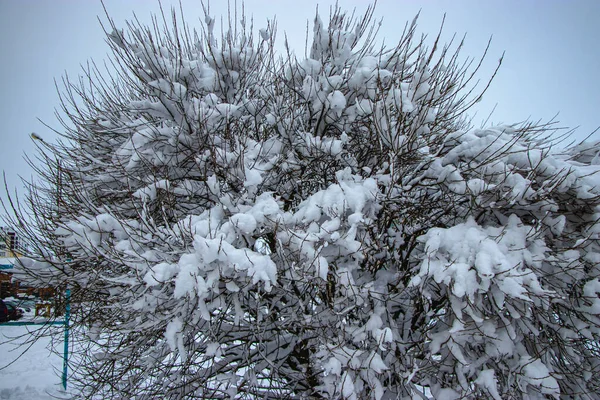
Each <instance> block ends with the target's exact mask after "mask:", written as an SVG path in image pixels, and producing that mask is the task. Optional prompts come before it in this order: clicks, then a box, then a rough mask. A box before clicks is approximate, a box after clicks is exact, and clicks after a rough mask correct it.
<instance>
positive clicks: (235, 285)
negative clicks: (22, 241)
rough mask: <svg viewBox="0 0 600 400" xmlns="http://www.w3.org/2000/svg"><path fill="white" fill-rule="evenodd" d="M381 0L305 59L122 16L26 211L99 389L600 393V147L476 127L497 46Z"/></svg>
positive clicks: (172, 393)
mask: <svg viewBox="0 0 600 400" xmlns="http://www.w3.org/2000/svg"><path fill="white" fill-rule="evenodd" d="M373 12H374V11H373V8H369V9H368V10H367V11H366V13H365V14H364V15H362V16H358V17H356V16H354V14H352V15H349V14H347V13H345V12H344V11H342V10H341V9H339V8H335V9H334V10H332V12H331V15H330V17H329V22H328V23H323V22H322V19H321V17H320V16H319V15H318V14H317V16H316V17H315V20H314V24H313V30H312V44H311V45H310V47H309V49H308V54H307V57H306V58H305V57H299V56H297V55H295V53H294V52H293V51H292V50H293V49H288V50H287V51H284V52H281V53H279V52H276V51H275V44H274V43H275V42H274V41H275V34H276V25H275V23H274V22H273V21H272V22H270V23H269V24H268V26H267V27H265V28H263V29H255V27H254V26H253V25H252V23H251V22H249V20H248V19H246V18H245V17H243V16H242V17H241V18H240V19H239V20H238V21H233V22H231V23H230V25H229V26H225V27H224V28H223V29H222V32H223V33H222V34H221V35H217V33H216V32H217V31H218V30H217V29H215V19H213V18H212V17H211V16H209V15H208V14H207V15H206V18H205V21H204V23H203V24H202V25H201V26H200V28H199V30H198V31H192V30H190V28H189V27H188V25H186V24H185V23H183V22H182V21H181V20H180V19H179V18H178V17H177V16H175V14H174V13H173V18H172V19H171V20H170V21H169V18H168V16H167V17H166V18H163V20H164V21H165V22H164V26H163V25H162V24H160V23H159V22H156V23H155V25H154V26H150V27H146V26H142V25H140V24H137V23H131V24H129V25H128V27H127V30H126V31H124V30H119V29H117V27H115V26H114V25H112V24H109V26H107V27H108V29H107V32H108V39H109V43H110V45H111V48H112V50H113V55H114V57H113V59H112V60H113V65H114V67H116V69H115V70H113V71H112V72H109V73H108V74H107V73H101V72H100V71H99V70H98V69H97V68H95V67H94V66H90V67H89V68H87V69H85V70H84V74H83V76H82V78H81V79H79V80H75V81H72V80H68V79H67V80H65V90H64V91H63V92H62V100H63V103H62V107H63V110H62V111H63V112H62V115H63V118H64V121H65V123H64V127H63V128H62V129H61V130H60V134H61V136H62V140H60V141H59V142H58V143H46V142H40V143H39V144H40V150H41V151H40V155H39V159H38V160H37V161H35V162H34V166H35V167H37V169H38V172H39V175H40V177H41V179H40V180H39V181H35V182H31V183H30V184H29V186H28V189H29V191H28V196H27V199H28V203H29V207H30V210H31V211H29V213H30V214H29V215H27V211H22V212H20V213H19V212H18V213H17V216H16V217H15V218H14V222H15V226H16V227H17V229H19V230H20V234H21V236H22V237H24V238H26V239H27V242H28V245H29V246H30V248H31V249H32V254H31V255H30V258H24V259H23V260H22V264H23V265H22V266H23V268H24V269H25V270H27V271H28V273H29V274H30V275H31V277H32V278H35V279H37V281H38V282H40V284H42V283H43V284H45V285H52V286H55V287H58V288H64V287H66V286H68V287H69V288H70V289H71V291H72V298H73V319H72V324H73V329H74V331H75V338H76V340H77V343H76V346H75V349H76V351H75V355H74V358H73V361H72V362H73V363H74V365H75V367H74V371H73V374H74V379H75V381H76V384H77V386H78V388H79V389H80V390H81V393H82V394H83V395H84V396H86V397H103V398H131V399H134V398H135V399H154V398H172V399H178V398H181V399H184V398H190V399H191V398H206V399H219V398H248V399H254V398H281V399H283V398H343V399H368V398H373V399H377V400H379V399H392V398H393V399H396V398H401V399H419V398H435V399H459V398H481V397H488V398H493V399H497V400H498V399H510V398H515V399H516V398H527V399H537V398H540V399H543V398H549V397H550V398H551V397H555V398H558V397H561V398H590V399H592V398H600V388H599V386H598V385H599V383H598V382H600V376H599V367H600V365H599V358H598V356H599V354H598V350H599V349H598V340H599V334H600V319H599V315H600V298H599V297H598V293H600V280H599V272H600V271H599V265H600V248H599V242H598V234H599V232H600V224H599V223H598V219H599V216H600V197H599V195H600V187H599V183H600V173H599V170H600V167H599V166H598V164H599V163H598V157H597V154H598V152H597V146H596V145H594V144H592V145H590V144H581V145H579V146H575V147H572V148H569V149H566V150H560V149H558V146H556V139H555V138H554V137H553V136H552V135H553V134H554V133H555V131H554V130H553V129H552V128H553V125H552V124H551V123H548V124H534V123H528V122H525V123H520V124H513V125H502V126H490V127H486V128H482V129H475V128H473V127H472V125H471V124H470V120H469V116H468V111H469V109H470V108H471V107H472V106H473V105H474V104H475V103H476V102H477V101H478V100H479V99H480V97H481V96H482V95H483V93H484V92H485V89H486V87H487V86H486V85H485V84H483V85H482V84H481V83H480V82H479V81H478V77H477V76H478V70H479V65H481V63H478V60H477V59H476V60H470V59H469V60H467V61H465V60H464V59H463V58H462V57H461V55H460V49H461V47H462V42H458V43H450V44H447V45H443V44H442V43H441V41H440V35H438V36H437V37H434V38H433V40H431V41H430V43H429V41H428V40H427V39H426V38H421V37H418V36H417V35H416V34H415V32H416V19H415V20H414V21H412V22H411V23H408V24H407V25H406V26H405V28H404V31H403V33H402V35H401V37H400V39H399V40H398V42H397V44H396V45H394V46H388V47H385V46H379V45H378V44H377V40H376V38H377V36H376V35H377V24H374V23H373ZM428 43H429V44H428ZM484 56H485V54H484ZM115 71H116V72H115ZM485 82H487V81H485ZM29 220H31V221H33V222H31V223H25V221H29Z"/></svg>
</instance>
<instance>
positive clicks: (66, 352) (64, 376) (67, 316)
mask: <svg viewBox="0 0 600 400" xmlns="http://www.w3.org/2000/svg"><path fill="white" fill-rule="evenodd" d="M65 304H66V306H65V348H64V356H63V357H64V358H63V373H62V385H63V388H64V389H65V390H67V370H68V366H69V362H68V360H69V319H70V318H71V290H70V289H67V290H66V292H65Z"/></svg>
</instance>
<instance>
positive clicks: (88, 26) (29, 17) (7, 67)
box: [0, 0, 600, 198]
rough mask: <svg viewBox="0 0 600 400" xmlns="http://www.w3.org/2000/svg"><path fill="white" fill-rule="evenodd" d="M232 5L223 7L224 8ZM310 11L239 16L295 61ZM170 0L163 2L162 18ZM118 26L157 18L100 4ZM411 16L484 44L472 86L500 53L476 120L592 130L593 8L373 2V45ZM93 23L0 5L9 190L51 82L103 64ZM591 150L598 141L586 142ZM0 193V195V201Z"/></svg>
mask: <svg viewBox="0 0 600 400" xmlns="http://www.w3.org/2000/svg"><path fill="white" fill-rule="evenodd" d="M232 2H233V1H232ZM317 3H319V4H320V6H319V7H320V10H321V11H322V13H323V14H326V15H323V19H324V20H326V19H327V15H328V12H329V7H330V6H331V5H332V4H334V3H335V1H317V0H304V1H292V0H279V1H275V0H270V1H268V0H247V1H246V2H245V8H246V12H247V14H250V15H252V16H253V17H254V20H255V27H256V30H258V29H259V28H261V27H264V26H266V20H267V18H270V17H273V16H276V17H277V20H278V27H279V35H278V37H279V38H280V40H282V38H283V32H284V31H285V32H287V34H288V38H289V39H290V42H291V43H292V46H293V47H294V48H295V49H296V52H297V53H298V54H303V51H304V37H305V31H306V22H307V20H311V21H312V18H313V17H314V12H315V7H316V5H317ZM172 4H176V5H177V4H178V1H177V0H163V8H165V9H170V8H171V5H172ZM182 4H183V9H184V13H185V19H186V20H187V22H188V23H189V24H190V25H191V26H192V27H193V26H198V18H199V17H200V16H201V15H202V9H201V6H200V1H199V0H182ZM339 4H340V6H342V8H346V9H352V8H354V7H356V8H357V10H358V11H364V10H365V8H366V6H367V2H366V1H359V0H340V1H339ZM105 5H106V7H107V9H108V12H109V13H110V15H111V16H112V18H113V19H114V20H115V22H116V23H117V25H118V26H123V25H124V21H125V20H126V19H128V18H131V17H132V13H133V12H135V13H136V15H137V16H138V18H139V19H140V20H141V21H149V20H150V15H151V13H153V12H157V11H158V2H157V1H154V0H146V1H142V0H130V1H127V0H105ZM210 7H211V14H213V15H215V16H219V15H226V2H225V1H215V0H213V1H212V2H211V4H210ZM419 10H421V16H420V19H419V21H420V23H419V30H420V31H422V32H425V33H427V32H429V33H431V34H432V35H433V34H435V33H436V32H437V29H438V28H439V24H440V22H441V21H442V17H443V14H444V13H446V25H445V37H446V38H450V37H451V35H452V34H453V33H454V32H456V33H458V34H460V35H462V34H464V33H467V44H466V47H465V48H464V51H463V54H464V55H470V56H478V55H480V54H481V52H482V51H483V50H484V48H485V45H486V43H487V40H488V39H489V37H490V36H491V35H493V42H492V47H491V50H490V56H489V58H488V63H487V64H485V65H484V69H483V70H482V73H481V75H480V77H481V78H482V79H485V78H487V77H488V76H489V75H490V74H491V73H492V72H493V67H494V65H495V62H496V61H497V59H498V58H499V57H500V55H501V54H502V52H503V51H506V56H505V61H504V64H503V67H502V68H501V70H500V72H499V74H498V76H497V78H496V80H495V81H494V83H493V84H492V86H491V88H490V90H489V91H488V93H487V96H486V98H485V99H484V101H482V102H481V103H480V104H479V110H478V113H479V114H478V116H479V117H481V118H476V121H477V120H480V119H483V117H484V116H485V115H487V114H488V113H489V112H490V111H491V109H492V108H493V107H494V105H495V104H496V103H497V108H496V111H495V113H494V115H493V117H492V119H491V121H492V122H506V123H511V122H519V121H522V120H524V119H527V118H531V119H535V120H537V119H542V120H547V119H550V118H551V117H552V116H554V115H555V114H556V113H557V112H560V115H559V118H558V119H559V120H560V121H561V122H562V125H564V126H569V127H575V126H580V128H579V129H578V131H577V137H578V138H583V137H585V136H587V135H588V134H589V133H591V132H592V131H593V130H594V129H595V128H596V127H597V126H599V125H600V45H599V44H598V40H599V38H600V23H599V22H598V21H599V20H600V1H598V0H589V1H583V0H581V1H575V0H574V1H566V0H565V1H550V0H548V1H542V0H538V1H533V0H512V1H494V2H492V1H466V0H452V1H432V0H430V1H416V0H412V1H409V0H380V1H379V3H378V6H377V9H376V13H375V14H376V16H377V17H383V25H382V28H381V31H380V38H385V40H386V42H387V43H392V42H394V41H395V40H397V39H398V38H399V36H400V34H401V32H402V28H403V27H404V24H405V22H406V21H407V20H409V19H412V17H413V16H414V15H415V14H416V13H417V12H418V11H419ZM98 17H100V19H102V20H105V15H104V11H103V8H102V4H101V3H100V1H99V0H85V1H84V0H80V1H75V0H70V1H67V0H52V1H50V0H0V60H1V61H0V88H1V89H0V121H1V123H2V125H1V128H0V170H3V171H5V173H6V176H7V180H8V184H9V186H10V188H11V189H12V190H14V189H15V188H16V189H18V190H19V191H22V188H21V184H20V182H19V179H18V175H22V176H24V177H26V178H29V177H30V176H31V174H32V172H31V169H30V168H29V167H28V166H27V164H26V163H25V162H24V161H23V155H24V153H27V154H30V155H31V154H33V153H34V145H33V143H32V141H31V139H30V138H29V134H30V133H31V132H36V133H38V134H39V135H40V136H42V137H43V138H44V139H45V140H47V141H54V140H56V136H55V135H54V133H53V132H52V131H51V130H49V129H48V128H46V127H45V126H44V125H43V124H42V123H40V122H39V121H38V119H41V120H42V121H44V122H46V123H48V124H49V125H51V126H53V127H56V128H57V129H58V128H60V126H59V125H58V123H57V121H56V119H55V118H54V115H53V114H54V108H55V107H58V105H59V102H58V96H57V94H56V89H55V86H54V79H57V80H60V79H61V76H62V75H63V74H64V73H65V72H67V73H68V74H69V75H71V76H76V75H77V74H78V73H79V65H80V64H82V63H85V62H86V61H87V60H89V59H94V60H96V61H102V60H104V59H106V58H107V52H108V46H107V45H106V43H105V42H104V33H103V31H102V28H101V26H100V23H99V22H98ZM593 138H594V139H595V140H600V134H597V135H595V136H594V137H593ZM3 192H4V191H3V190H0V193H1V194H0V196H2V197H3V198H4V197H5V196H4V193H3Z"/></svg>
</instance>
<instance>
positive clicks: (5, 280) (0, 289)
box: [0, 227, 23, 298]
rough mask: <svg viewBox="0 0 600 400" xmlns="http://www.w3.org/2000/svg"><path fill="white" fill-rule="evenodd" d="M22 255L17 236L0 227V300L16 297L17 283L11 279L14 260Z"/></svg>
mask: <svg viewBox="0 0 600 400" xmlns="http://www.w3.org/2000/svg"><path fill="white" fill-rule="evenodd" d="M22 255H23V250H22V243H21V242H20V241H19V235H17V233H16V232H14V231H13V230H11V229H8V228H4V227H0V298H3V297H6V296H13V295H16V294H17V292H18V290H19V282H17V281H14V280H13V279H12V274H13V270H14V265H15V262H16V260H15V258H17V257H21V256H22Z"/></svg>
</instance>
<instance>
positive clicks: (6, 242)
mask: <svg viewBox="0 0 600 400" xmlns="http://www.w3.org/2000/svg"><path fill="white" fill-rule="evenodd" d="M22 255H23V243H21V241H20V240H19V235H17V233H16V232H15V231H13V230H11V229H9V228H5V227H0V258H2V257H20V256H22Z"/></svg>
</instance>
